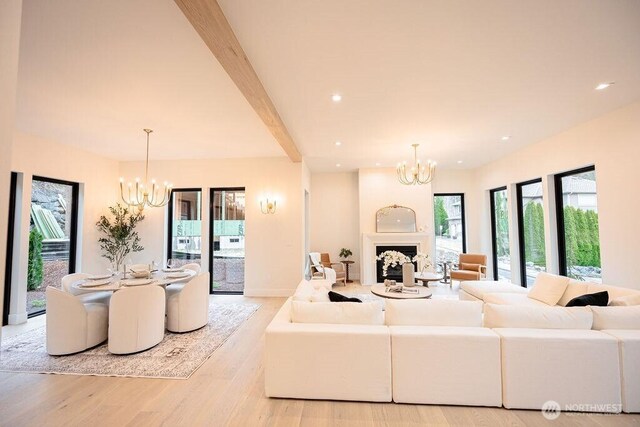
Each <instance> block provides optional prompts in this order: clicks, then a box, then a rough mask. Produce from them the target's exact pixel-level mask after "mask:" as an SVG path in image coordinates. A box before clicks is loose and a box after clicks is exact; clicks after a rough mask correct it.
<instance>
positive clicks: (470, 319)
mask: <svg viewBox="0 0 640 427" xmlns="http://www.w3.org/2000/svg"><path fill="white" fill-rule="evenodd" d="M385 323H386V324H387V325H389V326H477V327H480V326H482V302H481V301H454V300H430V299H420V300H394V299H388V300H387V301H386V305H385Z"/></svg>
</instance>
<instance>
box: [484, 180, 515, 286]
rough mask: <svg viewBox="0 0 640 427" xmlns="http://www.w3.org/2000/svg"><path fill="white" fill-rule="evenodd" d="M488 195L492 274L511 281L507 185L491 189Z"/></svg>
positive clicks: (497, 277) (498, 278)
mask: <svg viewBox="0 0 640 427" xmlns="http://www.w3.org/2000/svg"><path fill="white" fill-rule="evenodd" d="M489 195H490V198H491V235H492V249H493V276H494V278H495V279H496V280H506V281H511V250H510V248H509V211H508V204H507V187H500V188H496V189H493V190H491V191H490V192H489Z"/></svg>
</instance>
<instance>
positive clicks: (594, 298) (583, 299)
mask: <svg viewBox="0 0 640 427" xmlns="http://www.w3.org/2000/svg"><path fill="white" fill-rule="evenodd" d="M607 304H609V292H607V291H602V292H596V293H595V294H585V295H580V296H579V297H575V298H574V299H572V300H571V301H569V302H568V303H567V305H566V306H565V307H586V306H588V305H595V306H600V307H606V306H607Z"/></svg>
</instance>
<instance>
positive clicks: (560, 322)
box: [484, 304, 593, 329]
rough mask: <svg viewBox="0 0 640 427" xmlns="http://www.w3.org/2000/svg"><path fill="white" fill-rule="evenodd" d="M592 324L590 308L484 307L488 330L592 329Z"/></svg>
mask: <svg viewBox="0 0 640 427" xmlns="http://www.w3.org/2000/svg"><path fill="white" fill-rule="evenodd" d="M592 324H593V313H592V312H591V309H590V308H589V307H571V308H566V307H543V306H540V307H533V306H532V307H529V306H522V305H497V304H485V305H484V326H485V327H486V328H532V329H591V326H592Z"/></svg>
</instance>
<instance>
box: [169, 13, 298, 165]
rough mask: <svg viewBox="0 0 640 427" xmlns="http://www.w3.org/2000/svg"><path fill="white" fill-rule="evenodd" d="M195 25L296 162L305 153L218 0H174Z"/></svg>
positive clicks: (241, 90) (232, 78)
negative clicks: (287, 126)
mask: <svg viewBox="0 0 640 427" xmlns="http://www.w3.org/2000/svg"><path fill="white" fill-rule="evenodd" d="M175 2H176V4H177V5H178V7H179V8H180V10H182V13H184V15H185V16H186V17H187V19H188V20H189V22H190V23H191V25H192V26H193V28H195V30H196V31H197V32H198V34H199V35H200V37H201V38H202V40H203V41H204V42H205V44H206V45H207V46H208V47H209V49H210V50H211V52H212V53H213V54H214V56H215V57H216V58H217V59H218V62H220V65H222V68H224V70H225V71H226V72H227V74H229V77H231V80H233V82H234V83H235V84H236V86H237V87H238V89H240V92H242V94H243V95H244V97H245V98H246V99H247V101H249V104H250V105H251V107H253V109H254V110H255V112H256V113H258V116H260V118H261V119H262V121H263V122H264V124H265V125H267V128H268V129H269V131H270V132H271V134H272V135H273V137H274V138H275V139H276V141H278V144H280V146H281V147H282V149H283V150H284V151H285V153H287V156H289V158H290V159H291V161H293V162H300V161H301V160H302V156H301V154H300V151H298V147H296V144H295V142H294V141H293V138H291V135H289V131H288V130H287V128H286V126H285V125H284V122H283V121H282V119H281V118H280V115H279V114H278V110H276V107H275V106H274V105H273V102H271V98H269V95H268V94H267V91H266V90H265V89H264V86H262V82H260V78H258V75H257V74H256V72H255V70H254V69H253V66H251V63H250V62H249V59H248V58H247V55H245V53H244V50H243V49H242V46H241V45H240V42H239V41H238V39H237V38H236V35H235V34H234V33H233V29H232V28H231V25H229V22H228V21H227V18H226V17H225V16H224V13H223V12H222V9H221V8H220V5H219V4H218V2H217V1H216V0H175Z"/></svg>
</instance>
